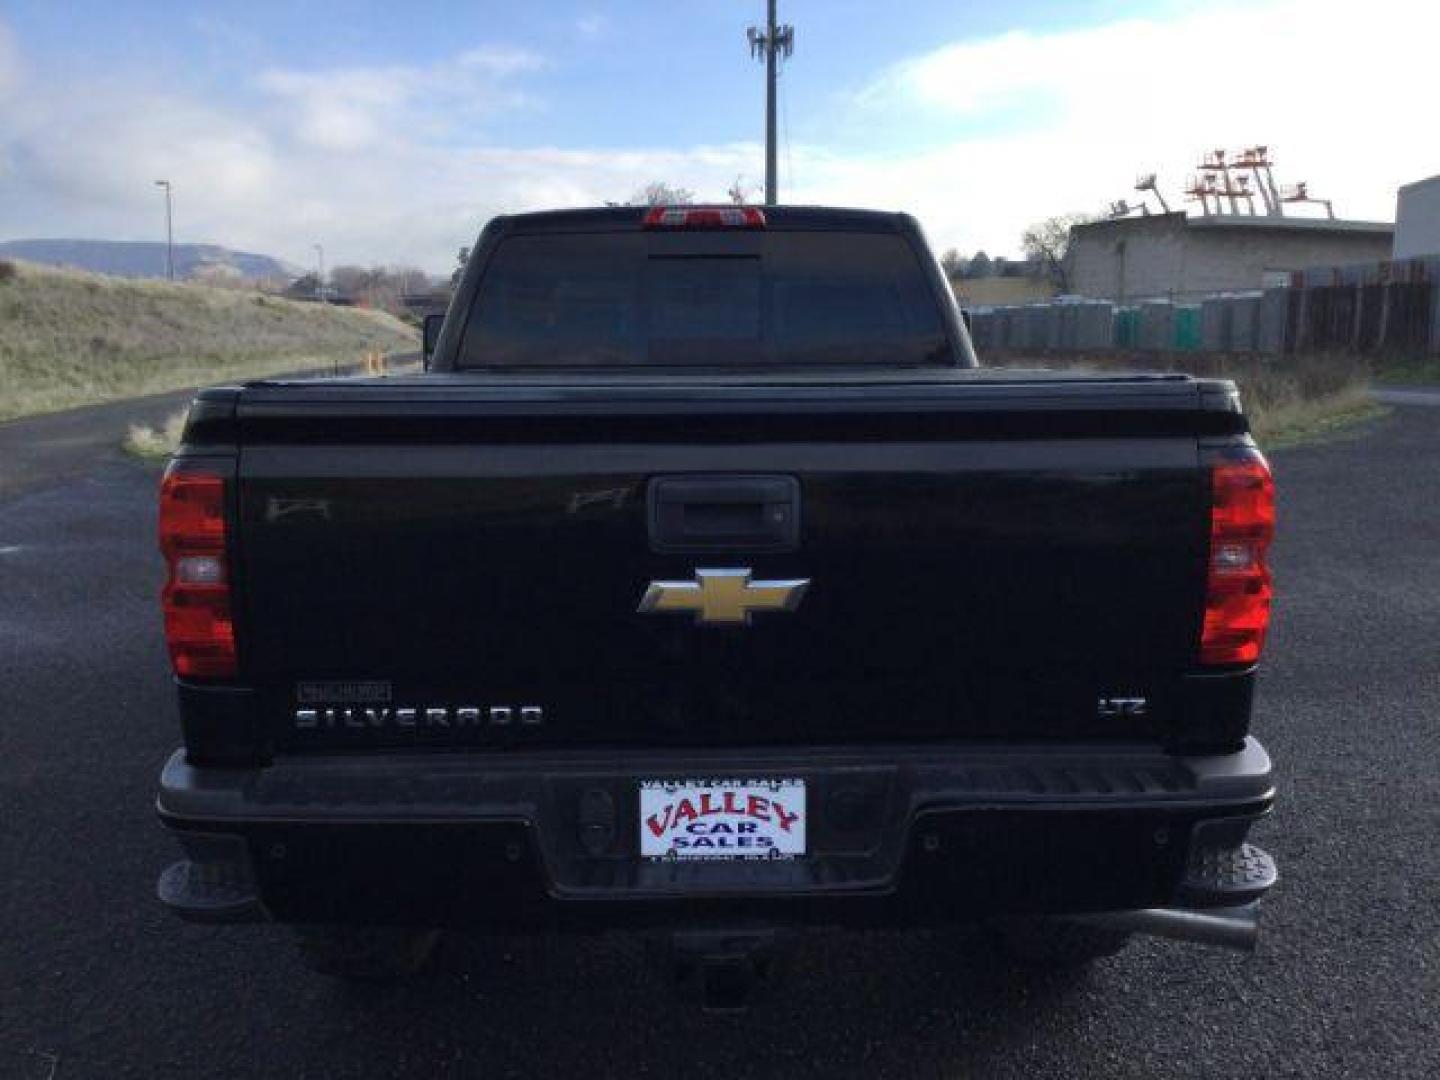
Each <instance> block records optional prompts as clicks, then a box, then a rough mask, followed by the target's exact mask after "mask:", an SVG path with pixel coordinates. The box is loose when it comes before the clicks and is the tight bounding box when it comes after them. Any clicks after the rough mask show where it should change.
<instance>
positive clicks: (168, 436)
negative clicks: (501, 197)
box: [123, 409, 190, 459]
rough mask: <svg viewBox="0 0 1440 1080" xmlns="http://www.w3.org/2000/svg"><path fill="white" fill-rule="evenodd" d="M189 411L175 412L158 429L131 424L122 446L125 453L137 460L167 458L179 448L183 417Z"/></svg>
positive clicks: (183, 424) (183, 427)
mask: <svg viewBox="0 0 1440 1080" xmlns="http://www.w3.org/2000/svg"><path fill="white" fill-rule="evenodd" d="M189 411H190V410H189V409H179V410H177V411H176V412H174V413H173V414H171V415H170V416H169V417H167V418H166V420H165V423H164V424H162V425H161V426H160V427H159V428H153V427H151V426H150V425H149V424H131V425H130V431H129V432H128V433H127V434H126V436H125V442H124V444H123V445H124V447H125V449H126V451H127V452H129V453H131V454H134V455H135V456H136V457H138V458H147V459H150V458H163V457H169V456H170V455H171V454H173V453H175V451H176V450H178V449H179V448H180V436H181V435H183V434H184V433H185V416H186V414H187V413H188V412H189Z"/></svg>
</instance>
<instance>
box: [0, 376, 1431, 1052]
mask: <svg viewBox="0 0 1440 1080" xmlns="http://www.w3.org/2000/svg"><path fill="white" fill-rule="evenodd" d="M1274 465H1275V471H1276V474H1277V478H1278V483H1279V490H1280V500H1281V505H1280V512H1281V533H1280V539H1279V542H1278V544H1277V547H1276V555H1275V557H1276V562H1277V578H1278V588H1279V595H1280V600H1279V609H1278V616H1277V620H1276V624H1275V628H1274V633H1273V637H1272V645H1271V649H1270V653H1269V660H1268V665H1267V669H1266V671H1265V674H1264V678H1263V681H1262V685H1261V692H1260V700H1259V703H1258V709H1257V720H1256V729H1257V733H1258V734H1259V735H1260V737H1261V738H1262V740H1263V741H1265V742H1266V743H1267V745H1268V746H1269V747H1270V749H1271V751H1272V753H1273V754H1274V756H1275V758H1276V760H1277V763H1278V766H1279V769H1280V776H1281V782H1280V803H1279V806H1278V808H1277V810H1276V812H1275V814H1274V815H1273V817H1272V818H1271V819H1270V820H1269V821H1267V822H1266V823H1264V825H1263V826H1262V827H1261V828H1260V830H1259V833H1260V835H1259V837H1258V839H1259V840H1260V842H1261V843H1262V844H1264V846H1266V847H1267V848H1269V849H1270V850H1271V851H1272V852H1273V853H1274V854H1275V855H1276V857H1277V858H1278V859H1279V862H1280V865H1281V872H1282V881H1281V884H1280V886H1279V888H1278V890H1277V891H1276V893H1275V894H1273V896H1272V897H1271V899H1270V900H1269V901H1268V902H1267V906H1266V911H1265V917H1264V921H1265V932H1264V937H1263V940H1262V943H1261V946H1260V950H1259V952H1258V953H1257V954H1255V955H1254V956H1250V957H1244V956H1238V955H1235V954H1229V953H1222V952H1215V951H1208V950H1204V949H1201V948H1198V947H1194V946H1186V945H1181V944H1176V943H1165V942H1156V941H1144V942H1140V943H1138V944H1136V945H1134V946H1132V947H1131V948H1130V949H1129V950H1127V951H1126V952H1125V953H1123V954H1121V955H1120V956H1118V957H1116V958H1114V959H1111V960H1108V961H1105V962H1102V963H1101V964H1099V965H1097V966H1096V967H1095V968H1094V969H1093V970H1092V971H1091V972H1089V973H1088V974H1085V975H1082V976H1079V977H1070V978H1054V977H1052V978H1037V977H1033V976H1025V975H1021V974H1018V973H1015V972H1014V971H1011V970H1008V969H1007V968H1005V967H1004V966H1002V965H1000V964H998V963H997V962H996V961H995V959H994V957H993V955H992V954H991V953H989V952H987V951H985V949H983V948H982V947H981V946H980V945H979V943H978V942H977V941H976V940H975V939H974V938H973V937H967V936H966V935H963V934H961V935H943V934H912V935H905V934H898V933H867V934H845V933H839V932H834V933H829V932H827V933H818V934H815V935H812V936H810V937H808V938H806V939H805V940H804V941H802V942H801V944H800V946H799V948H798V950H797V951H796V954H795V956H794V957H793V959H792V963H791V966H790V970H789V971H788V973H787V975H786V977H785V979H784V980H783V981H782V982H780V983H779V984H777V985H776V986H774V987H772V988H770V989H768V990H767V991H765V993H764V995H763V996H762V998H761V1000H760V1002H759V1003H758V1004H757V1007H756V1008H755V1009H754V1010H753V1011H752V1012H751V1013H749V1014H748V1015H745V1016H741V1017H737V1018H724V1017H711V1016H706V1015H704V1014H701V1013H699V1012H697V1011H695V1010H694V1008H693V1007H691V1006H690V1005H688V1004H684V1003H681V1002H677V1001H676V1000H675V999H674V996H673V994H672V993H671V991H670V989H669V986H668V984H667V983H666V982H665V981H664V980H663V979H662V978H660V977H659V976H658V975H657V974H656V972H655V971H654V970H652V969H651V968H650V967H649V966H648V965H647V964H645V963H644V962H643V961H642V959H641V957H640V955H639V954H638V953H637V951H636V950H635V949H633V948H632V947H631V945H632V943H631V942H629V941H627V940H625V939H623V938H622V939H600V940H590V939H579V940H565V941H550V940H540V941H531V940H519V941H513V942H504V943H498V944H496V943H489V944H487V943H482V942H477V941H473V940H464V939H456V940H450V941H448V942H446V943H445V944H444V945H442V951H441V953H440V955H439V957H438V966H437V969H436V970H435V971H434V973H433V974H430V975H428V976H426V977H424V978H421V979H420V980H418V981H416V982H413V983H411V984H407V985H404V986H400V987H397V988H391V989H373V990H370V991H366V992H361V991H356V990H355V989H353V988H346V987H344V986H341V985H337V984H333V983H331V982H329V981H327V980H326V979H324V978H322V977H320V976H316V975H313V974H311V973H310V972H309V971H308V970H306V969H305V968H303V967H302V966H301V965H300V963H299V962H298V960H297V959H296V958H295V957H294V956H293V955H292V954H291V951H290V949H289V943H288V940H287V938H286V934H285V932H284V931H283V930H282V929H280V928H276V927H270V926H255V927H240V928H223V927H217V928H203V927H194V926H186V925H182V924H180V923H178V922H176V921H174V920H173V919H171V918H170V917H169V916H168V915H166V914H165V913H164V912H163V911H162V910H161V909H160V907H159V905H158V903H156V902H155V900H154V899H153V886H154V881H155V877H156V875H157V874H158V873H159V872H160V870H161V869H162V868H163V867H164V866H165V865H166V864H167V863H168V862H169V861H170V860H171V859H172V858H173V857H174V850H173V847H172V842H171V841H170V840H169V839H168V838H167V837H166V836H164V835H163V834H162V832H161V831H160V828H159V827H158V825H157V824H156V823H155V821H154V818H153V815H152V809H151V807H152V799H153V794H154V785H155V777H156V773H157V771H158V770H159V768H160V765H161V763H162V761H163V760H164V759H165V757H166V755H167V754H168V753H169V751H170V750H171V749H172V748H173V747H174V746H175V745H176V743H177V742H178V737H177V730H176V723H175V717H174V713H173V710H172V704H171V694H170V688H169V685H168V681H167V677H166V667H165V658H164V651H163V647H162V644H161V638H160V627H159V622H158V612H157V606H156V599H155V594H156V590H157V589H158V587H159V583H160V578H161V567H160V562H159V558H158V556H157V555H156V554H155V553H154V546H153V542H152V532H153V527H154V488H155V474H154V471H153V470H150V469H147V468H145V467H142V466H139V465H136V464H133V463H130V462H127V461H125V460H123V459H120V458H118V457H109V456H105V455H102V456H100V457H99V458H95V459H92V460H91V461H90V462H89V464H88V465H87V466H86V467H85V468H83V469H81V470H78V471H75V472H62V473H59V474H54V475H51V476H49V478H48V479H45V480H44V481H43V482H35V481H32V482H30V483H28V484H27V485H26V487H25V489H24V490H21V491H18V492H17V491H16V490H15V489H0V1077H3V1078H4V1080H30V1078H35V1080H70V1078H72V1077H104V1078H107V1080H108V1078H115V1077H146V1078H149V1077H167V1078H169V1077H265V1078H274V1077H290V1076H312V1077H326V1078H330V1077H402V1076H403V1077H412V1076H413V1077H427V1078H428V1077H440V1076H480V1075H484V1076H550V1075H557V1076H562V1075H563V1076H572V1075H607V1074H615V1075H624V1076H627V1077H634V1076H637V1075H649V1076H680V1075H684V1076H686V1077H696V1078H698V1077H709V1076H724V1077H726V1078H736V1077H744V1076H798V1075H816V1076H826V1077H837V1076H851V1075H855V1076H860V1075H863V1076H867V1077H872V1076H905V1077H910V1076H937V1077H938V1076H946V1077H957V1078H958V1077H982V1076H983V1077H987V1078H1001V1077H1023V1078H1025V1080H1034V1078H1036V1077H1107V1078H1114V1077H1160V1076H1164V1077H1170V1076H1185V1077H1246V1078H1248V1077H1256V1076H1268V1077H1280V1076H1304V1077H1342V1076H1343V1077H1417V1078H1418V1077H1435V1076H1437V1075H1440V843H1437V835H1440V725H1437V723H1436V717H1437V715H1440V657H1437V642H1440V412H1437V411H1436V410H1434V409H1433V408H1427V407H1423V406H1421V405H1419V404H1418V403H1417V404H1398V405H1397V406H1396V407H1395V409H1394V411H1393V412H1392V414H1391V415H1390V416H1388V417H1386V418H1383V419H1381V420H1379V421H1376V422H1374V423H1372V424H1370V425H1369V426H1367V427H1366V428H1364V429H1361V430H1359V431H1357V432H1354V433H1352V434H1351V435H1349V436H1347V437H1345V438H1343V439H1340V440H1337V441H1334V442H1330V443H1327V444H1323V445H1315V446H1309V447H1301V448H1296V449H1291V450H1285V451H1282V452H1280V453H1278V454H1276V455H1275V457H1274ZM14 467H15V466H14V462H13V460H12V459H11V458H9V457H8V456H7V457H0V472H3V471H5V470H9V469H13V468H14Z"/></svg>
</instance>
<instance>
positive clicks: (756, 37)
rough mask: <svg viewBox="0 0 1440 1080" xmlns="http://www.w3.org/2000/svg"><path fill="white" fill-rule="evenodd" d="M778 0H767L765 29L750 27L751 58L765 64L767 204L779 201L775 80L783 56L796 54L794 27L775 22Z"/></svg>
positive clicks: (748, 32)
mask: <svg viewBox="0 0 1440 1080" xmlns="http://www.w3.org/2000/svg"><path fill="white" fill-rule="evenodd" d="M775 3H776V0H768V4H767V12H766V21H765V29H764V30H760V29H759V28H757V27H754V26H752V27H750V29H749V30H747V31H746V37H747V38H748V39H749V41H750V55H751V56H753V57H755V58H756V59H760V60H764V61H765V205H766V206H774V205H775V204H776V203H777V202H778V201H779V184H778V183H777V180H776V176H775V77H776V75H777V74H778V69H779V61H780V59H781V57H784V58H787V59H788V58H789V57H790V56H791V55H792V54H793V53H794V51H795V28H794V27H793V26H790V25H788V24H787V25H784V26H781V25H778V24H777V23H776V22H775Z"/></svg>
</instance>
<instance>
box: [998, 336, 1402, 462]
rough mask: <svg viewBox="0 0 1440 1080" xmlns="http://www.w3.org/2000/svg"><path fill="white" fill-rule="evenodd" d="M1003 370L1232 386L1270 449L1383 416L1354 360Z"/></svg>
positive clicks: (1055, 361) (1113, 361)
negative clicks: (1157, 375)
mask: <svg viewBox="0 0 1440 1080" xmlns="http://www.w3.org/2000/svg"><path fill="white" fill-rule="evenodd" d="M988 362H990V363H993V364H995V365H996V366H997V367H1022V366H1023V367H1052V368H1072V369H1073V368H1082V369H1085V370H1090V371H1183V372H1188V373H1189V374H1192V375H1201V376H1206V377H1212V378H1221V379H1233V380H1234V381H1235V383H1236V385H1237V386H1239V388H1240V400H1241V402H1242V404H1243V405H1244V407H1245V414H1246V415H1247V416H1248V417H1249V418H1250V424H1251V427H1252V428H1253V429H1254V432H1255V437H1256V438H1257V439H1259V440H1260V441H1261V442H1262V443H1264V444H1265V445H1267V446H1284V445H1291V444H1294V443H1297V442H1307V441H1309V440H1311V439H1314V438H1321V437H1324V436H1326V435H1329V434H1332V433H1335V432H1338V431H1340V430H1342V429H1344V428H1346V427H1349V426H1352V425H1354V424H1356V423H1359V422H1361V421H1364V420H1369V419H1372V418H1374V417H1376V416H1380V415H1382V414H1383V413H1384V412H1385V410H1384V409H1383V408H1382V407H1381V406H1379V405H1376V404H1375V403H1374V402H1373V401H1371V400H1370V399H1369V396H1368V393H1367V389H1368V387H1369V384H1370V378H1371V372H1370V369H1369V367H1368V366H1367V365H1366V364H1365V362H1364V361H1363V360H1360V359H1359V358H1357V357H1353V356H1344V355H1331V354H1317V355H1314V356H1279V357H1260V356H1222V355H1215V354H1196V353H1191V354H1183V353H1179V354H1176V353H1172V354H1158V355H1147V356H1144V357H1135V356H1129V357H1119V358H1117V357H1114V356H1109V355H1103V356H1102V355H1091V356H1080V357H1073V358H1072V357H1053V356H1052V357H1046V358H1044V359H1043V360H1036V359H1025V360H1021V359H1018V358H1010V357H1006V358H1003V359H999V360H993V359H992V360H989V361H988Z"/></svg>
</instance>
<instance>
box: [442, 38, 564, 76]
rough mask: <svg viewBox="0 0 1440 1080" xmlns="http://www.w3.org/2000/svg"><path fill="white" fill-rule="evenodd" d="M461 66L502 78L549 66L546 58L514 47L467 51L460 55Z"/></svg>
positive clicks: (486, 47) (493, 47)
mask: <svg viewBox="0 0 1440 1080" xmlns="http://www.w3.org/2000/svg"><path fill="white" fill-rule="evenodd" d="M460 65H461V66H462V67H467V68H474V69H479V70H481V71H485V72H488V73H489V74H491V75H495V76H500V77H504V76H506V75H518V74H520V73H521V72H525V71H539V70H541V69H542V68H544V67H546V66H547V65H546V62H545V58H544V57H543V56H541V55H540V54H539V53H534V52H531V51H530V50H529V49H520V48H516V47H515V46H513V45H484V46H481V47H480V48H476V49H467V50H466V51H465V52H463V53H461V54H460Z"/></svg>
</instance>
